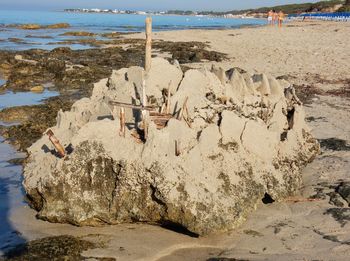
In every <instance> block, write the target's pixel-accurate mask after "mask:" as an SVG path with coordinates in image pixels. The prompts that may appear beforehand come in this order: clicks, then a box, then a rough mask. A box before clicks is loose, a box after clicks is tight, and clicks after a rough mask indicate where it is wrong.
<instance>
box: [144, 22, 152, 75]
mask: <svg viewBox="0 0 350 261" xmlns="http://www.w3.org/2000/svg"><path fill="white" fill-rule="evenodd" d="M145 51H146V52H145V72H146V74H147V73H148V72H149V70H150V69H151V64H152V17H147V18H146V50H145Z"/></svg>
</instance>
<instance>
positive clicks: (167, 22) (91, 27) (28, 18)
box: [0, 10, 265, 50]
mask: <svg viewBox="0 0 350 261" xmlns="http://www.w3.org/2000/svg"><path fill="white" fill-rule="evenodd" d="M145 18H146V16H145V15H132V14H98V13H67V12H58V11H57V12H53V11H52V12H50V11H13V10H12V11H7V10H0V49H10V50H26V49H31V48H40V49H48V50H51V49H54V48H56V47H60V46H61V47H62V46H69V47H71V48H72V49H86V48H90V47H89V46H85V45H81V44H71V45H67V44H63V45H61V44H52V43H56V42H60V41H64V40H67V39H75V38H77V37H72V36H62V34H63V33H65V32H68V31H88V32H93V33H106V32H113V31H117V32H141V31H143V30H144V21H145ZM30 23H35V24H40V25H48V24H55V23H69V24H70V25H71V27H70V28H64V29H40V30H21V29H16V28H13V27H9V26H8V25H13V24H30ZM263 24H265V21H264V20H262V19H232V18H230V19H225V18H214V17H199V16H171V15H169V16H168V15H167V16H160V15H155V16H153V30H154V31H164V30H184V29H228V28H238V27H241V26H247V25H250V26H257V25H263ZM42 37H45V38H42ZM11 38H12V40H11ZM81 38H84V37H81ZM14 39H20V40H21V41H22V42H14ZM15 41H16V40H15Z"/></svg>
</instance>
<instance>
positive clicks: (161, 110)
mask: <svg viewBox="0 0 350 261" xmlns="http://www.w3.org/2000/svg"><path fill="white" fill-rule="evenodd" d="M165 110H166V104H165V103H164V104H163V105H162V107H161V108H160V113H161V114H163V113H165Z"/></svg>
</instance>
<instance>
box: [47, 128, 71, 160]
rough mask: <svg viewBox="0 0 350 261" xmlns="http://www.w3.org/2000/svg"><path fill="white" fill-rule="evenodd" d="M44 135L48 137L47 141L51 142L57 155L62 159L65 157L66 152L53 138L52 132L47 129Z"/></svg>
mask: <svg viewBox="0 0 350 261" xmlns="http://www.w3.org/2000/svg"><path fill="white" fill-rule="evenodd" d="M46 135H47V136H49V140H50V141H51V143H52V144H53V146H54V147H55V149H56V151H57V153H58V154H59V155H60V156H61V157H64V156H65V155H66V152H65V150H64V148H63V146H62V145H61V143H60V141H59V140H58V139H57V138H56V137H55V135H54V133H53V131H52V130H51V129H49V130H48V131H47V132H46Z"/></svg>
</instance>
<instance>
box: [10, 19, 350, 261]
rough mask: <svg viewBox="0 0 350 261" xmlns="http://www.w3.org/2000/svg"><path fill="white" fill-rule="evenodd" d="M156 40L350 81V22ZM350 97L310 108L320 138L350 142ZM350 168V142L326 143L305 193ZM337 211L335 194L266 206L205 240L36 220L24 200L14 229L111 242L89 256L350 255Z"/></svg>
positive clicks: (319, 81) (334, 82) (319, 99)
mask: <svg viewBox="0 0 350 261" xmlns="http://www.w3.org/2000/svg"><path fill="white" fill-rule="evenodd" d="M130 37H140V36H139V35H135V36H133V35H131V36H130ZM154 38H157V39H164V40H174V41H203V42H208V43H209V44H210V46H211V48H212V49H213V50H216V51H220V52H224V53H227V54H228V55H229V59H230V60H229V61H225V62H223V63H222V65H223V66H225V65H227V66H228V65H230V66H232V65H234V66H238V67H241V68H243V69H246V70H249V71H252V72H255V71H256V72H260V73H261V72H263V73H267V74H271V75H272V76H274V77H277V76H282V75H288V76H289V81H291V82H292V83H294V84H298V85H301V84H305V85H307V86H314V87H316V88H320V89H322V90H333V89H338V88H341V87H344V86H345V85H346V84H348V83H346V82H345V81H344V80H345V79H349V78H350V75H349V71H350V66H349V62H350V48H349V43H350V23H318V22H312V23H294V24H290V25H289V27H285V28H283V29H281V30H279V29H277V28H267V27H265V28H244V29H239V30H220V31H214V30H213V31H200V30H198V31H179V32H160V33H156V34H155V35H154ZM194 66H196V65H194ZM305 88H306V87H305ZM347 88H349V86H347ZM349 101H350V100H349V98H348V97H334V96H330V95H322V96H316V97H315V98H314V99H312V101H311V103H310V104H308V105H307V106H305V110H306V113H307V117H309V120H310V122H309V125H310V126H311V127H312V128H313V134H314V135H315V136H316V138H318V139H326V141H327V139H330V138H338V139H342V140H345V141H346V142H347V143H348V144H349V142H350V124H349V123H348V120H349V119H350V105H349V104H350V103H349ZM312 117H313V118H312ZM349 170H350V151H349V146H347V145H346V146H344V148H343V149H342V150H339V151H337V150H330V149H328V150H327V149H325V147H324V148H323V150H322V154H321V155H319V156H318V157H317V158H316V160H315V161H314V162H312V163H311V164H310V165H308V166H307V167H306V168H305V170H304V186H303V188H302V191H301V197H303V198H306V197H308V196H310V195H314V194H315V193H316V192H315V188H316V187H321V188H323V189H324V192H325V193H328V192H334V189H333V188H329V187H330V185H334V184H337V182H339V180H341V179H342V180H348V181H349V180H350V176H349V174H350V173H349ZM317 184H319V185H317ZM343 203H344V202H343ZM334 208H336V207H335V206H334V205H331V204H330V203H329V196H328V195H325V199H322V200H319V201H314V202H299V203H292V202H281V203H273V204H268V205H263V204H261V206H259V207H258V209H257V211H256V212H255V213H253V214H252V215H251V216H250V218H249V219H248V221H247V222H246V223H245V224H244V225H243V226H242V227H241V228H239V229H237V230H235V231H232V232H231V233H226V234H220V235H212V236H210V237H205V238H199V239H197V238H191V237H188V236H185V235H182V234H178V233H175V232H172V231H169V230H165V229H162V228H159V227H155V226H149V225H141V224H134V225H120V226H112V227H103V228H89V227H84V228H78V227H72V226H69V225H60V224H48V223H46V222H43V221H38V220H35V219H34V215H35V212H34V211H32V210H30V209H29V208H28V207H23V206H22V205H21V206H20V207H18V208H15V209H13V210H12V211H11V213H10V214H11V220H12V225H13V227H15V228H16V229H17V230H18V231H19V232H21V233H22V237H24V238H26V239H27V240H30V239H34V238H38V237H45V236H51V235H60V234H72V235H77V236H82V237H83V238H87V239H91V240H94V241H96V240H97V241H102V242H105V245H106V248H103V249H94V250H89V251H86V252H85V253H84V256H87V257H115V258H116V259H117V260H207V259H209V258H214V257H222V258H224V257H226V258H237V259H248V260H315V259H317V260H349V256H350V222H349V221H350V210H349V208H345V207H344V208H338V212H337V213H338V214H339V213H340V212H341V213H342V214H343V215H336V214H335V213H336V212H334V211H333V212H332V211H330V210H329V209H334ZM327 211H328V214H325V213H327ZM92 260H93V259H92ZM224 260H225V259H224Z"/></svg>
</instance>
